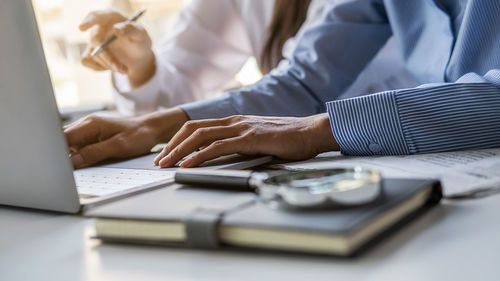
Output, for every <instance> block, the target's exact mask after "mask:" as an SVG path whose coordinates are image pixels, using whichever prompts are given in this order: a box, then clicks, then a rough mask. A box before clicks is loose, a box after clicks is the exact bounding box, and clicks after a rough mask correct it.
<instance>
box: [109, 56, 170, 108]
mask: <svg viewBox="0 0 500 281" xmlns="http://www.w3.org/2000/svg"><path fill="white" fill-rule="evenodd" d="M156 62H157V63H156V70H155V74H154V75H153V77H151V79H149V81H147V82H146V83H145V84H143V85H141V86H140V87H138V88H136V89H132V87H131V86H130V81H129V79H128V76H127V75H125V74H121V73H116V72H115V73H113V74H112V80H113V86H114V87H113V88H114V97H115V102H116V104H117V107H118V110H119V111H120V112H121V113H122V114H126V115H134V114H142V113H147V112H151V111H154V110H156V109H157V108H158V97H159V95H160V91H161V81H160V77H161V74H160V72H161V69H160V67H159V64H158V60H157V59H156Z"/></svg>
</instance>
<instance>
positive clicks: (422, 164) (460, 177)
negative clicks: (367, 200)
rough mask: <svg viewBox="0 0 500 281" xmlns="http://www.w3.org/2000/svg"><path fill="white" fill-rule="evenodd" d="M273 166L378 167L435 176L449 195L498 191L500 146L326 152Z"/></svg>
mask: <svg viewBox="0 0 500 281" xmlns="http://www.w3.org/2000/svg"><path fill="white" fill-rule="evenodd" d="M274 166H277V167H278V168H287V169H293V170H295V169H297V170H302V169H323V168H336V167H352V166H362V167H365V168H370V169H374V170H378V171H379V172H380V173H381V174H382V176H383V177H391V178H437V179H439V180H441V184H442V186H443V190H444V194H445V196H447V197H450V198H468V197H482V196H486V195H489V194H492V193H496V192H500V149H485V150H473V151H458V152H445V153H432V154H419V155H403V156H371V157H359V156H343V155H341V154H340V153H339V152H328V153H323V154H320V155H318V156H317V157H316V158H314V159H311V160H309V161H303V162H294V163H287V164H278V165H274Z"/></svg>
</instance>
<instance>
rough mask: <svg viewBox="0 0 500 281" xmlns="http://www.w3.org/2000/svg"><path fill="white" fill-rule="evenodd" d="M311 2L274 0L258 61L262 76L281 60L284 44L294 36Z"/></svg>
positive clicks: (308, 0) (304, 18)
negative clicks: (266, 35) (269, 22)
mask: <svg viewBox="0 0 500 281" xmlns="http://www.w3.org/2000/svg"><path fill="white" fill-rule="evenodd" d="M310 2H311V0H275V2H274V9H273V17H272V20H271V24H270V25H269V29H268V37H267V40H266V43H265V44H264V48H263V49H262V53H261V56H260V59H259V66H260V69H261V71H262V73H263V74H266V73H268V72H269V71H271V69H273V68H274V67H276V66H277V65H278V63H279V61H280V60H281V59H283V55H282V49H283V45H285V42H286V41H287V40H288V39H289V38H290V37H293V36H295V34H296V33H297V31H299V29H300V27H301V26H302V24H303V23H304V21H305V20H306V17H307V9H308V7H309V3H310Z"/></svg>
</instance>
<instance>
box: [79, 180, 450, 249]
mask: <svg viewBox="0 0 500 281" xmlns="http://www.w3.org/2000/svg"><path fill="white" fill-rule="evenodd" d="M383 184H384V194H383V196H382V197H381V198H380V199H379V200H378V201H377V202H373V203H372V204H370V205H365V206H361V207H356V208H346V209H335V210H318V211H308V212H291V211H284V210H274V209H270V208H268V207H267V206H264V205H263V204H262V203H260V202H258V201H257V200H256V195H255V194H252V193H243V192H234V191H223V190H208V189H204V188H194V187H186V186H180V185H175V186H171V187H168V188H164V189H160V190H156V191H153V192H150V193H146V194H142V195H139V196H135V197H133V198H128V199H125V200H122V201H118V202H115V203H111V204H108V205H105V206H102V207H99V208H96V209H94V210H91V211H90V212H88V213H86V215H88V216H92V217H99V218H112V219H124V220H145V221H165V222H185V221H186V220H188V219H189V217H190V216H191V214H192V213H193V210H195V209H197V208H200V207H202V208H205V209H211V208H213V209H225V210H234V209H235V208H238V206H242V205H245V207H244V208H238V209H237V211H230V212H227V213H226V214H225V215H224V216H222V218H221V220H220V221H219V225H224V226H239V227H249V228H263V229H281V230H285V231H299V232H308V233H321V234H327V235H349V233H351V232H355V231H356V230H357V229H358V228H360V227H363V226H364V225H365V224H366V223H368V222H369V221H372V220H373V219H375V218H377V217H378V216H380V215H381V214H382V213H384V212H386V211H387V210H390V209H392V208H394V207H395V206H397V205H398V204H400V203H402V202H403V201H406V200H408V199H409V198H410V197H412V196H413V195H415V194H416V193H417V192H419V191H420V190H422V188H425V187H429V186H432V188H433V191H432V193H431V196H430V197H429V198H428V200H427V203H426V204H425V206H423V208H420V210H423V209H426V208H427V207H430V206H433V205H435V204H437V203H438V202H439V200H440V199H441V196H442V195H441V188H440V186H439V183H438V182H436V181H432V180H407V179H385V180H384V182H383ZM252 202H254V203H252ZM412 216H414V214H411V215H409V216H407V217H408V218H410V217H412ZM394 227H396V225H394V226H393V227H388V228H387V229H386V231H385V232H387V231H389V230H391V229H392V228H394ZM110 238H111V237H107V238H106V240H113V239H110ZM115 240H116V241H119V242H127V241H124V240H122V239H115ZM372 240H373V239H372ZM130 242H135V243H137V242H139V243H142V242H145V243H151V241H137V240H136V241H130ZM163 242H167V241H163ZM177 244H179V243H177ZM182 245H184V246H188V244H187V243H186V244H183V243H181V244H180V246H182ZM221 246H223V245H221Z"/></svg>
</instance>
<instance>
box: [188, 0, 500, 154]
mask: <svg viewBox="0 0 500 281" xmlns="http://www.w3.org/2000/svg"><path fill="white" fill-rule="evenodd" d="M390 36H394V37H395V39H396V40H397V42H398V43H399V46H400V50H401V53H402V56H403V58H404V61H405V63H406V66H407V69H408V70H409V71H410V72H411V73H412V74H413V75H414V77H415V78H416V79H417V81H419V82H420V83H421V84H423V85H422V86H420V87H417V88H409V89H399V90H390V91H385V92H381V93H376V94H372V95H368V96H364V97H358V98H352V99H346V100H335V99H336V98H337V97H339V96H340V95H341V94H342V92H344V91H345V90H346V89H347V87H348V86H349V85H350V84H351V83H352V82H353V81H354V80H355V79H356V77H357V75H358V74H359V73H360V71H361V70H362V69H363V68H364V67H365V65H366V64H367V63H368V62H369V61H370V60H371V59H372V58H373V57H374V56H375V54H376V53H377V51H378V50H379V49H380V48H381V47H382V46H383V44H384V43H385V42H386V41H387V39H388V38H389V37H390ZM325 103H326V107H325ZM182 108H183V109H184V110H185V111H186V112H187V113H188V115H189V116H190V117H191V118H193V119H201V118H215V117H222V116H227V115H233V114H256V115H274V116H307V115H312V114H316V113H321V112H325V111H326V110H327V111H328V113H329V116H330V122H331V125H332V130H333V134H334V136H335V139H336V140H337V142H338V143H339V144H340V147H341V149H342V152H343V153H345V154H351V155H382V154H414V153H429V152H440V151H453V150H462V149H478V148H491V147H500V1H498V0H439V1H432V0H412V1H401V0H386V1H382V0H357V1H349V2H346V3H343V4H340V5H333V4H332V5H331V7H330V11H329V12H328V13H326V16H325V18H324V19H323V21H322V24H320V25H319V26H317V27H316V28H313V29H310V30H309V31H308V32H306V33H305V34H304V36H303V37H302V39H301V40H300V42H299V44H298V46H297V48H296V50H295V52H294V56H293V59H291V60H290V61H285V62H283V63H282V64H281V65H280V67H278V68H277V69H276V70H274V71H273V72H271V73H270V74H269V75H266V76H265V77H264V78H263V79H262V80H261V81H259V82H258V83H257V84H255V85H252V86H249V87H246V88H243V89H239V90H236V91H232V92H228V93H226V94H225V95H224V96H222V97H221V98H219V99H216V100H210V101H204V102H198V103H193V104H188V105H185V106H182Z"/></svg>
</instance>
